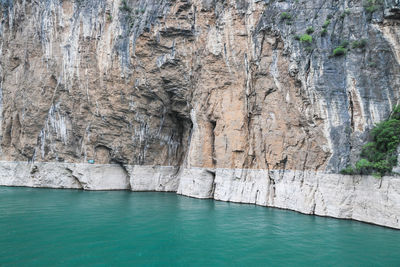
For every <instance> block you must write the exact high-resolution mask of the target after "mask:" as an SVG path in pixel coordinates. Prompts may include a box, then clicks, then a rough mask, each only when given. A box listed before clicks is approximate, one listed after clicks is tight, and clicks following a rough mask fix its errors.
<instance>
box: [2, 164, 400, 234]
mask: <svg viewBox="0 0 400 267" xmlns="http://www.w3.org/2000/svg"><path fill="white" fill-rule="evenodd" d="M0 185H7V186H31V187H49V188H72V189H84V190H132V191H165V192H177V193H178V194H182V195H185V196H190V197H196V198H213V199H216V200H222V201H231V202H238V203H250V204H256V205H261V206H267V207H277V208H283V209H290V210H294V211H299V212H301V213H305V214H315V215H321V216H330V217H335V218H343V219H355V220H359V221H364V222H369V223H374V224H378V225H382V226H388V227H392V228H397V229H400V205H398V204H399V203H400V190H399V188H400V178H397V177H384V178H382V179H376V178H374V177H372V176H365V177H363V176H354V177H353V176H345V175H340V174H327V173H322V172H314V171H305V172H304V171H268V170H249V169H204V168H193V169H182V170H178V169H177V168H175V167H160V166H134V165H127V166H119V165H105V164H103V165H93V164H82V163H52V162H51V163H48V162H47V163H46V162H42V163H35V164H30V163H24V162H0Z"/></svg>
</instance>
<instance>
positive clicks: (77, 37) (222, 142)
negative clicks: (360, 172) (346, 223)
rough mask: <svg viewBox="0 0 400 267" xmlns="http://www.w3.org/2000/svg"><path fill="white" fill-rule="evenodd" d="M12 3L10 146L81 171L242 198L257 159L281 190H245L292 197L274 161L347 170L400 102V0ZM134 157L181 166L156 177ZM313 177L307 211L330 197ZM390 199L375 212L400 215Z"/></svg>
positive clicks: (4, 2) (6, 61)
mask: <svg viewBox="0 0 400 267" xmlns="http://www.w3.org/2000/svg"><path fill="white" fill-rule="evenodd" d="M0 16H1V18H2V20H1V24H0V89H1V90H0V92H1V106H0V109H1V132H0V135H1V158H2V160H4V161H29V162H33V163H38V162H60V163H61V162H63V164H64V163H65V164H66V165H65V166H67V165H68V166H69V167H66V168H64V171H60V172H61V173H63V175H64V176H68V177H70V178H71V179H78V180H79V181H80V182H81V181H82V179H80V178H81V177H84V174H82V173H81V175H77V174H76V173H79V171H78V170H75V169H73V168H75V167H71V166H76V165H74V164H77V163H86V162H87V161H88V160H94V161H95V163H98V164H119V165H120V166H123V173H125V174H126V175H127V177H128V178H127V179H128V182H127V181H126V180H124V181H122V182H121V183H120V186H117V188H120V187H121V188H126V187H127V186H129V187H131V188H136V186H137V189H138V190H146V189H147V190H167V191H178V192H180V193H182V194H187V195H193V196H197V197H216V196H215V194H217V196H219V197H216V198H218V199H223V200H233V201H235V199H231V198H229V197H222V195H223V194H222V193H221V192H220V191H218V185H221V182H223V181H231V180H232V179H233V180H232V181H235V180H238V181H239V180H240V181H244V182H246V181H247V182H249V181H250V182H251V181H253V178H254V177H253V176H252V174H249V173H248V172H245V173H242V172H241V174H240V175H237V174H235V173H236V171H235V170H238V169H240V170H253V171H256V170H259V171H260V172H261V173H264V174H263V175H264V176H262V175H261V176H262V177H264V178H263V179H265V182H263V186H265V187H267V188H270V189H271V190H272V191H271V190H269V189H268V190H267V191H268V194H267V192H266V191H265V190H264V191H265V192H264V191H263V190H261V189H260V190H255V191H254V190H253V191H254V192H253V191H252V190H250V191H251V192H249V195H248V197H249V196H250V195H251V196H252V197H251V198H253V196H254V195H255V200H254V201H253V200H252V201H250V200H249V201H247V200H246V201H247V202H250V203H258V204H260V203H261V202H262V203H261V204H263V205H270V206H279V207H286V208H291V209H295V210H296V208H295V206H296V205H295V204H293V203H292V204H293V205H292V204H288V203H289V202H290V201H289V202H288V203H287V205H286V204H285V205H286V206H285V205H283V204H282V205H277V204H276V202H274V203H275V204H274V203H273V201H272V200H273V199H274V197H276V192H277V191H276V190H275V189H276V188H275V186H276V185H275V184H274V181H275V180H277V179H278V178H279V177H281V178H282V177H283V176H279V175H276V171H284V170H286V172H287V173H288V175H289V176H290V177H292V176H291V175H292V174H290V173H293V172H294V173H316V174H315V175H316V176H318V175H320V174H317V173H338V171H339V170H341V169H343V168H344V167H346V166H347V165H348V164H350V163H354V161H356V160H357V157H358V154H359V151H360V148H361V146H362V144H364V143H365V142H366V141H367V138H368V130H369V129H371V127H372V126H373V125H374V124H375V123H377V122H379V121H381V120H383V119H385V118H386V117H387V116H388V115H389V113H390V111H391V109H392V107H393V106H394V105H396V104H398V103H399V97H400V95H399V93H400V90H399V86H400V64H399V63H400V52H399V51H400V27H399V26H400V3H399V1H397V0H384V1H383V0H382V1H378V0H377V1H361V0H313V1H309V0H289V1H280V0H279V1H278V0H264V1H261V0H228V1H223V0H126V1H123V0H122V1H119V0H117V1H112V0H75V1H69V0H64V1H62V0H32V1H29V0H1V9H0ZM306 32H308V35H309V36H311V37H312V40H308V41H307V40H303V39H302V38H301V35H303V34H306ZM340 45H342V46H344V47H347V48H346V49H347V53H346V54H345V55H341V56H334V55H333V50H334V49H335V48H336V47H338V46H340ZM71 164H72V165H71ZM33 165H34V164H32V166H33ZM138 165H140V166H172V167H168V168H171V169H170V170H169V171H167V172H166V171H164V170H163V171H160V172H157V173H158V174H157V175H158V176H157V175H156V176H157V177H158V178H157V181H156V182H154V184H153V180H152V182H151V184H152V185H151V186H150V187H148V188H146V186H144V185H143V183H144V184H146V180H145V179H144V178H146V177H147V178H148V180H151V179H153V178H154V171H150V170H148V169H140V168H139V169H137V168H136V167H135V166H138ZM37 166H39V165H37ZM40 166H42V165H40ZM43 166H44V165H43ZM52 166H53V165H52ZM60 166H64V165H62V164H61V165H60ZM6 168H9V166H7V167H6ZM71 168H72V169H71ZM144 168H146V167H144ZM157 168H161V167H157ZM198 168H202V169H198ZM143 170H145V171H143ZM157 170H158V169H157ZM229 170H231V171H230V174H228V173H226V171H228V172H229ZM274 171H275V172H274ZM83 172H84V171H83ZM137 172H138V173H139V175H136V176H137V178H135V179H133V178H132V177H133V176H135V175H133V173H136V174H137ZM249 172H250V173H251V171H249ZM27 173H28V174H27V175H28V176H31V177H32V179H33V180H32V181H37V179H38V176H37V175H38V174H37V173H40V171H39V172H37V171H36V169H34V168H33V167H32V169H31V170H30V171H28V172H27ZM73 173H75V174H74V175H72V174H73ZM47 174H48V173H47ZM125 174H123V175H125ZM48 175H49V174H48ZM82 175H83V176H82ZM132 175H133V176H132ZM304 175H306V177H309V176H308V174H301V175H300V176H301V177H303V176H304ZM17 176H18V175H17ZM136 176H135V177H136ZM150 176H151V177H153V178H151V177H150ZM171 177H179V179H180V182H179V181H178V182H177V181H173V179H172V178H171ZM198 177H200V178H198ZM232 177H233V178H232ZM252 177H253V178H252ZM274 177H275V178H274ZM276 177H278V178H276ZM293 177H294V178H288V179H289V180H288V181H290V180H293V182H294V181H295V180H296V179H295V177H298V175H297V176H296V175H295V176H293ZM318 177H319V176H318ZM197 178H198V179H197ZM35 179H36V180H35ZM143 179H144V180H143ZM221 179H222V180H221ZM224 179H225V180H224ZM254 179H255V178H254ZM257 179H258V178H257ZM257 179H256V180H257ZM260 179H261V178H260ZM282 179H283V178H282ZM340 179H342V178H340ZM349 179H350V178H349ZM351 179H353V178H351ZM393 179H396V178H393ZM0 180H1V179H0ZM39 180H40V179H39ZM303 180H304V179H303ZM317 180H318V181H317ZM32 181H31V182H29V183H28V182H27V183H28V184H29V185H32ZM40 181H41V180H40ZM71 181H73V180H71ZM74 181H75V182H74V183H75V184H74V186H72V187H74V188H75V187H78V188H85V185H82V184H80V185H78V184H76V183H77V181H76V180H74ZM129 181H130V182H129ZM143 181H144V182H143ZM285 181H286V180H285ZM313 181H314V182H316V184H315V186H316V187H313V188H314V189H315V190H314V189H313V190H314V191H313V190H311V189H310V190H308V191H307V192H308V193H307V194H311V195H309V196H308V197H309V201H308V200H307V201H308V202H307V207H309V208H307V209H304V210H303V209H301V208H297V210H301V211H302V212H306V213H315V210H317V211H318V209H319V206H318V205H320V204H316V199H317V197H316V196H315V192H316V190H317V189H316V188H317V187H318V186H317V185H318V183H323V179H322V178H321V177H319V178H318V179H317V178H315V180H313ZM357 181H358V180H357ZM142 182H143V183H142ZM303 182H304V181H303ZM4 183H5V182H3V184H4ZM165 183H166V184H168V186H165ZM224 183H225V182H223V183H222V184H224ZM229 183H230V182H229ZM338 183H340V182H338ZM354 183H356V182H354ZM6 184H7V183H6ZM11 184H12V183H11ZM17 184H18V183H17ZM128 184H129V185H128ZM233 184H234V183H233ZM285 184H290V183H286V182H285ZM333 184H335V183H333ZM345 184H347V183H346V182H345ZM388 184H390V183H388ZM397 184H398V183H397V182H396V183H394V185H397ZM132 185H133V186H132ZM229 186H231V185H229ZM178 187H179V189H178ZM101 188H102V189H104V188H103V187H101ZM223 188H225V189H226V187H223ZM354 188H355V187H354ZM379 188H380V187H379ZM394 188H395V190H394V195H393V197H392V198H389V200H390V201H393V203H394V204H393V203H392V202H390V201H389V202H390V203H391V204H390V205H386V204H385V205H386V206H385V207H387V206H390V207H391V206H396V203H397V204H399V203H398V202H396V201H398V199H400V198H398V194H399V192H400V189H399V188H398V187H396V186H394ZM112 189H116V188H114V187H112ZM236 189H237V188H235V186H234V185H232V188H231V189H226V190H227V193H228V194H229V192H228V191H229V190H230V192H232V191H235V190H236ZM243 192H246V190H244V191H242V192H241V194H242V195H243ZM271 192H272V193H271ZM385 192H386V191H385ZM386 193H387V192H386ZM259 194H264V195H263V196H259ZM271 194H272V195H271ZM274 194H275V195H274ZM312 194H314V195H312ZM382 194H383V195H384V194H385V193H382ZM281 195H282V194H281ZM283 195H285V194H283ZM259 197H261V199H268V198H269V199H270V200H271V201H272V202H271V201H261V202H260V201H257V199H258V198H259ZM244 199H247V198H246V196H244V198H241V200H236V201H239V202H246V201H245V200H244ZM299 201H300V200H299ZM317 202H318V201H317ZM345 202H346V201H345ZM350 202H351V201H350ZM350 202H349V203H350ZM318 203H319V202H318ZM321 203H322V202H321ZM346 203H347V202H346ZM351 203H352V202H351ZM351 203H350V204H349V205H350V206H351V205H352V204H351ZM316 205H317V206H316ZM321 205H322V204H321ZM399 205H400V204H399ZM390 212H391V213H390ZM390 212H389V213H390V215H389V217H391V218H392V219H393V221H391V222H390V223H381V222H375V221H372V222H375V223H380V224H384V225H385V224H386V225H390V226H392V227H400V225H398V224H399V218H400V214H399V213H400V212H399V210H398V209H396V210H394V211H390ZM319 213H320V214H321V215H329V216H338V217H340V216H339V215H334V214H329V212H327V213H326V214H323V212H322V211H321V212H319ZM346 214H347V213H346ZM393 214H394V215H393ZM392 215H393V216H392ZM346 216H347V215H346ZM346 216H344V217H346ZM352 216H353V215H348V216H347V217H349V218H353V217H352ZM342 217H343V216H342ZM347 217H346V218H347ZM361 217H362V216H361ZM356 219H360V218H358V217H357V218H356ZM361 219H362V218H361ZM369 221H371V220H369ZM396 223H397V224H396Z"/></svg>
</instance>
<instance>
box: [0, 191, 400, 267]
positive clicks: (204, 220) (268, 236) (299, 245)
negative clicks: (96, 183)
mask: <svg viewBox="0 0 400 267" xmlns="http://www.w3.org/2000/svg"><path fill="white" fill-rule="evenodd" d="M87 265H89V266H132V265H135V266H137V265H144V266H188V265H190V266H312V265H316V266H400V231H397V230H391V229H387V228H383V227H378V226H373V225H368V224H363V223H360V222H354V221H344V220H336V219H330V218H322V217H314V216H306V215H302V214H298V213H295V212H291V211H283V210H278V209H270V208H265V207H258V206H253V205H243V204H233V203H226V202H217V201H212V200H198V199H192V198H187V197H182V196H177V195H175V194H171V193H132V192H126V191H120V192H116V191H114V192H84V191H74V190H50V189H30V188H6V187H0V266H87Z"/></svg>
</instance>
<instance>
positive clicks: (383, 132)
mask: <svg viewBox="0 0 400 267" xmlns="http://www.w3.org/2000/svg"><path fill="white" fill-rule="evenodd" d="M370 138H371V142H369V143H367V144H365V145H364V146H363V148H362V151H361V155H360V156H361V159H360V160H359V161H358V162H357V163H356V165H355V168H353V167H351V166H349V167H347V168H346V169H344V170H342V171H341V173H342V174H372V175H374V176H376V177H382V176H383V175H386V174H392V169H393V167H395V166H396V165H397V147H398V146H399V145H400V106H396V107H394V109H393V111H392V114H391V115H390V117H389V118H388V119H387V120H385V121H382V122H380V123H378V124H377V125H376V126H375V127H374V128H373V129H372V130H371V133H370Z"/></svg>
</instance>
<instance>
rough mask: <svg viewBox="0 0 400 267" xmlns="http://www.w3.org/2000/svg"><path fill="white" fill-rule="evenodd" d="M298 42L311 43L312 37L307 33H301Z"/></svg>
mask: <svg viewBox="0 0 400 267" xmlns="http://www.w3.org/2000/svg"><path fill="white" fill-rule="evenodd" d="M300 42H302V43H309V44H311V43H312V37H311V35H308V34H303V35H301V36H300Z"/></svg>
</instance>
